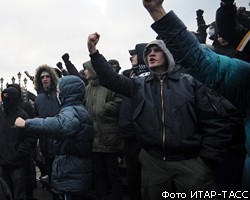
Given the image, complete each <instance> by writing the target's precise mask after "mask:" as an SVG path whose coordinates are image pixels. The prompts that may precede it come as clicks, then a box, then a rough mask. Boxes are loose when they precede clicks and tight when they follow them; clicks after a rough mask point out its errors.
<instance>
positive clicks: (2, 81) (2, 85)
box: [0, 77, 4, 92]
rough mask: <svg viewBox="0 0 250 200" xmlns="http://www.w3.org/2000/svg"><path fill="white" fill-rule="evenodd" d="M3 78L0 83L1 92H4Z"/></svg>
mask: <svg viewBox="0 0 250 200" xmlns="http://www.w3.org/2000/svg"><path fill="white" fill-rule="evenodd" d="M3 81H4V80H3V77H1V79H0V82H1V92H2V91H3Z"/></svg>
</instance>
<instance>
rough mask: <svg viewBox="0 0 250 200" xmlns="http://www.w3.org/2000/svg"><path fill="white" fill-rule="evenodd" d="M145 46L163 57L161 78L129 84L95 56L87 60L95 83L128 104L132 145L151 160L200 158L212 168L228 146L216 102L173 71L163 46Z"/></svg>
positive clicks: (201, 87)
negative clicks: (138, 146) (134, 142)
mask: <svg viewBox="0 0 250 200" xmlns="http://www.w3.org/2000/svg"><path fill="white" fill-rule="evenodd" d="M151 45H157V46H159V47H160V48H161V49H162V51H163V52H164V53H165V56H166V58H167V62H168V63H167V66H168V68H166V72H165V73H164V74H157V73H156V72H153V73H150V75H149V76H146V77H137V78H132V79H131V78H128V77H125V76H122V75H118V74H115V73H114V72H113V71H112V69H111V68H110V66H109V65H108V63H107V61H106V59H105V58H104V57H103V56H102V55H101V54H99V52H98V51H97V52H96V53H94V54H93V55H90V56H91V62H92V65H93V67H94V69H95V71H96V73H97V75H98V78H99V80H100V83H101V84H102V85H103V86H105V87H107V88H109V89H110V90H113V91H115V92H117V93H120V94H122V95H124V96H127V97H129V98H131V100H132V111H133V122H134V126H135V128H136V136H137V139H138V140H139V141H140V142H141V143H142V146H143V148H144V149H145V150H146V151H147V152H149V153H150V154H151V155H152V156H154V157H157V158H159V159H162V160H183V159H189V158H195V157H197V156H200V157H201V158H202V159H204V160H205V161H207V163H209V164H212V165H214V164H218V163H219V162H221V160H222V159H223V156H224V155H225V153H226V152H227V148H228V146H229V143H230V141H231V133H230V131H229V124H228V120H227V118H226V117H225V118H224V117H223V116H224V114H225V110H224V108H223V105H222V104H221V103H220V98H222V97H218V96H217V95H215V94H213V91H212V90H210V89H209V88H207V87H205V86H204V85H202V84H201V83H200V82H199V81H197V80H196V79H194V78H193V77H191V76H190V75H187V74H181V73H179V71H176V70H174V67H175V62H174V59H173V57H172V55H171V54H170V52H169V50H168V49H167V48H166V46H165V44H164V43H163V41H160V40H156V41H153V42H152V43H150V44H149V46H151ZM144 60H145V59H144ZM145 61H146V60H145ZM146 65H147V63H146ZM215 141H216V142H215Z"/></svg>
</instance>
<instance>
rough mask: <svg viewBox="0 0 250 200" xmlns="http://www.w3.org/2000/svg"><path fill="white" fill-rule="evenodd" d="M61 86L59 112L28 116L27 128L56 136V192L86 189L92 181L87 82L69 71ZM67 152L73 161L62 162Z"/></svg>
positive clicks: (53, 174)
mask: <svg viewBox="0 0 250 200" xmlns="http://www.w3.org/2000/svg"><path fill="white" fill-rule="evenodd" d="M59 90H60V100H61V110H60V113H59V114H58V115H56V116H54V117H46V118H45V119H42V118H34V119H28V120H27V121H26V129H27V130H29V131H33V132H35V133H37V134H39V135H43V136H45V137H49V138H53V139H55V154H56V157H55V160H54V162H53V168H52V189H53V190H56V191H57V192H79V193H83V192H86V190H87V189H89V188H90V187H91V183H92V181H91V180H92V167H91V161H90V159H89V158H90V156H91V152H92V143H93V138H94V128H93V122H92V119H91V118H90V115H89V113H88V112H87V111H86V109H85V108H84V106H83V104H82V101H83V99H84V93H85V85H84V83H83V81H82V80H81V79H80V78H79V77H76V76H73V75H68V76H65V77H62V78H61V79H60V81H59ZM67 156H70V159H71V160H72V163H71V164H70V165H63V163H62V162H63V161H64V160H65V159H66V157H67ZM74 163H75V165H74ZM72 167H75V168H72Z"/></svg>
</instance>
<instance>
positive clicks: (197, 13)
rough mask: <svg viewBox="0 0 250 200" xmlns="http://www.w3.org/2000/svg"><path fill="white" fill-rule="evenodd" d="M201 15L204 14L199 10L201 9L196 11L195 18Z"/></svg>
mask: <svg viewBox="0 0 250 200" xmlns="http://www.w3.org/2000/svg"><path fill="white" fill-rule="evenodd" d="M203 13H204V10H201V9H199V10H196V15H197V16H202V15H203Z"/></svg>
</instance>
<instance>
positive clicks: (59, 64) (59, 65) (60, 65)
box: [56, 62, 63, 70]
mask: <svg viewBox="0 0 250 200" xmlns="http://www.w3.org/2000/svg"><path fill="white" fill-rule="evenodd" d="M56 66H57V67H58V68H59V69H60V70H62V68H63V66H62V63H61V62H58V63H57V64H56Z"/></svg>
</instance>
